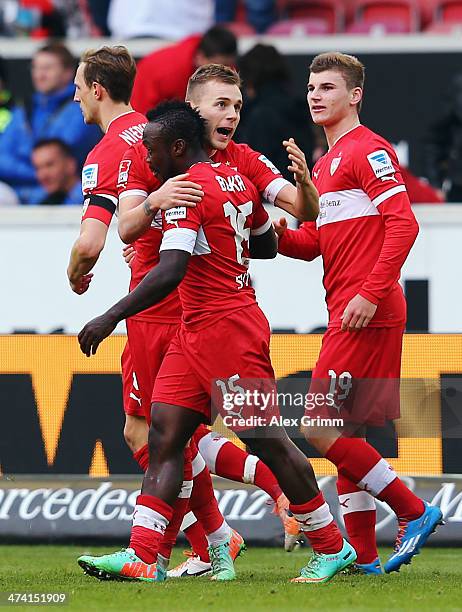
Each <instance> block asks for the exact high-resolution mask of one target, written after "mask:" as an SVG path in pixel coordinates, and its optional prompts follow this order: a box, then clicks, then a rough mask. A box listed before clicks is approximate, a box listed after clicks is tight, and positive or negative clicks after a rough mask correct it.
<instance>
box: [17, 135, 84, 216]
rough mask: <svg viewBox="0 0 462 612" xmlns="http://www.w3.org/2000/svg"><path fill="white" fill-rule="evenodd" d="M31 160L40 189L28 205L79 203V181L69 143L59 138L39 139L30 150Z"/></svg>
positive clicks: (80, 197)
mask: <svg viewBox="0 0 462 612" xmlns="http://www.w3.org/2000/svg"><path fill="white" fill-rule="evenodd" d="M32 163H33V165H34V168H35V171H36V173H37V180H38V182H39V183H40V186H41V187H42V189H41V192H40V193H39V192H37V194H36V196H35V198H34V200H33V201H31V202H29V204H47V205H49V206H50V205H54V204H65V205H67V204H71V205H72V204H81V203H82V181H81V180H80V176H79V174H78V172H77V160H76V159H75V157H74V155H73V153H72V150H71V148H70V146H69V145H68V144H66V143H65V142H64V141H63V140H60V139H59V138H47V139H45V140H39V141H38V142H37V143H36V144H35V145H34V148H33V150H32Z"/></svg>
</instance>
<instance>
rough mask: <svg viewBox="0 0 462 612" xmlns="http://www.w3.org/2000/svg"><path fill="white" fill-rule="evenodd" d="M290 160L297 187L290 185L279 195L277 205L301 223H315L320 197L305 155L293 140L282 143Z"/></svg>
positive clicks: (289, 168) (289, 167)
mask: <svg viewBox="0 0 462 612" xmlns="http://www.w3.org/2000/svg"><path fill="white" fill-rule="evenodd" d="M282 144H283V145H284V146H285V148H286V151H287V155H288V157H289V160H290V164H289V166H288V170H290V172H293V174H294V180H295V184H296V187H294V186H293V185H291V184H290V183H288V184H287V185H285V186H284V187H283V188H282V189H281V190H280V191H279V193H278V194H277V196H276V200H275V203H276V205H277V206H279V208H282V209H283V210H285V211H286V212H288V213H289V214H291V215H293V216H294V217H296V218H297V219H298V220H299V221H314V220H315V219H316V218H317V216H318V214H319V195H318V191H317V189H316V187H315V186H314V184H313V182H312V180H311V176H310V171H309V170H308V165H307V163H306V158H305V154H304V153H303V151H302V150H301V149H300V148H299V147H298V146H297V143H296V142H295V140H294V139H293V138H289V140H284V142H283V143H282Z"/></svg>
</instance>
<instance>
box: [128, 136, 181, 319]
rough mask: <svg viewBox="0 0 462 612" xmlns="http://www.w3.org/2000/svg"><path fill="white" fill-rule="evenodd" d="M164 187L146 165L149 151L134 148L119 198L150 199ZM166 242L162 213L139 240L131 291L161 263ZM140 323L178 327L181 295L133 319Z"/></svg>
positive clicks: (131, 279)
mask: <svg viewBox="0 0 462 612" xmlns="http://www.w3.org/2000/svg"><path fill="white" fill-rule="evenodd" d="M159 186H160V183H159V181H158V180H157V178H156V177H155V176H154V174H153V173H152V172H151V170H150V169H149V166H148V164H147V163H146V149H145V147H144V145H143V143H142V142H139V143H138V144H136V145H134V146H133V147H130V148H129V149H128V150H127V151H125V154H124V156H123V159H122V161H121V162H120V167H119V178H118V181H117V188H118V191H119V198H120V199H123V198H124V197H127V195H142V196H143V197H147V196H148V195H149V194H150V193H151V192H152V191H155V190H156V189H158V188H159ZM161 242H162V214H161V212H160V211H159V212H158V213H157V215H156V216H155V217H154V219H153V220H152V223H151V227H150V228H149V229H148V231H147V232H145V233H144V234H143V235H142V236H140V238H138V239H137V240H135V243H134V247H135V250H136V255H135V257H134V259H133V260H132V264H131V277H130V291H133V289H134V288H135V287H136V286H137V285H138V284H139V283H140V282H141V281H142V280H143V278H144V277H145V276H146V274H147V273H148V272H149V271H150V270H151V269H152V268H153V267H154V266H156V265H157V264H158V263H159V247H160V243H161ZM133 318H134V319H137V320H138V321H152V322H158V323H176V322H179V321H180V319H181V304H180V298H179V296H178V292H177V291H174V292H173V293H171V294H170V295H168V296H167V297H166V298H165V299H164V300H162V302H159V304H156V305H155V306H152V307H151V308H147V309H146V310H143V312H140V313H139V314H137V315H135V316H134V317H133Z"/></svg>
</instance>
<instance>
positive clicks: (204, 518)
mask: <svg viewBox="0 0 462 612" xmlns="http://www.w3.org/2000/svg"><path fill="white" fill-rule="evenodd" d="M189 507H190V509H191V510H192V512H194V514H195V516H196V518H197V520H198V521H199V522H200V523H201V525H202V527H203V528H204V531H205V533H206V534H207V535H208V534H210V533H213V532H214V531H216V530H217V529H218V528H219V527H221V525H222V524H223V521H224V518H223V515H222V514H221V512H220V509H219V508H218V502H217V500H216V498H215V493H214V491H213V485H212V479H211V477H210V472H209V470H208V468H204V469H203V470H202V472H201V473H200V474H197V476H195V478H194V480H193V489H192V493H191V499H190V500H189ZM196 552H197V551H196Z"/></svg>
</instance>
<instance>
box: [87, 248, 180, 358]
mask: <svg viewBox="0 0 462 612" xmlns="http://www.w3.org/2000/svg"><path fill="white" fill-rule="evenodd" d="M189 258H190V253H188V252H187V251H180V250H167V251H163V252H161V253H160V261H159V264H158V265H157V266H156V267H155V268H153V269H152V270H151V271H150V272H149V273H148V274H146V276H145V277H144V279H143V280H142V281H141V283H140V284H139V285H138V286H137V287H136V288H135V289H134V290H133V291H131V292H130V293H129V294H128V295H126V296H125V297H124V298H122V299H121V300H119V301H118V302H117V303H116V304H114V305H113V306H111V308H109V310H107V311H106V312H105V313H104V314H102V315H101V316H99V317H96V318H95V319H92V320H91V321H90V322H89V323H87V324H86V325H85V327H84V328H83V329H82V330H81V332H80V333H79V344H80V348H81V350H82V352H83V353H85V355H86V356H87V357H90V356H91V355H94V354H95V353H96V351H97V349H98V346H99V345H100V343H101V342H102V341H103V340H104V338H107V337H108V336H109V335H110V334H111V333H112V332H113V331H114V329H115V327H116V326H117V323H119V322H120V321H122V320H123V319H126V318H127V317H131V316H133V315H135V314H137V313H138V312H141V311H142V310H146V308H149V306H153V305H154V304H157V303H158V302H160V301H161V300H163V299H164V298H165V297H167V295H169V293H171V292H172V291H173V290H174V289H176V288H177V287H178V285H179V284H180V283H181V281H182V280H183V277H184V275H185V273H186V268H187V266H188V261H189Z"/></svg>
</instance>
